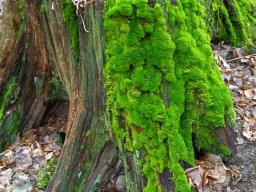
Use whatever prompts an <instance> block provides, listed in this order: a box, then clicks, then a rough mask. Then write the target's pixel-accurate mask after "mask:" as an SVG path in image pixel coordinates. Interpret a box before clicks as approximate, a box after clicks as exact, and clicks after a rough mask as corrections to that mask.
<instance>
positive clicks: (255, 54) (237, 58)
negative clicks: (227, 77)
mask: <svg viewBox="0 0 256 192" xmlns="http://www.w3.org/2000/svg"><path fill="white" fill-rule="evenodd" d="M253 56H256V53H254V54H251V55H245V56H242V57H236V58H234V59H230V60H227V62H231V61H236V60H239V59H244V58H246V57H249V58H250V57H253ZM249 58H246V59H249Z"/></svg>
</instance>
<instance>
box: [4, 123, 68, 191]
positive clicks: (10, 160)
mask: <svg viewBox="0 0 256 192" xmlns="http://www.w3.org/2000/svg"><path fill="white" fill-rule="evenodd" d="M65 126H66V120H64V119H58V118H55V119H53V118H49V119H48V122H47V123H46V124H45V126H44V127H39V128H32V129H25V130H24V131H23V132H22V134H21V135H20V136H18V137H17V139H16V141H15V142H14V143H13V144H12V145H11V146H10V147H8V148H7V149H6V150H5V151H3V152H2V153H0V192H9V191H10V192H28V191H33V192H42V191H43V190H42V189H39V188H37V184H38V174H39V172H40V170H41V169H42V167H43V166H44V165H45V164H46V163H47V161H49V160H51V159H52V158H54V157H58V156H59V155H60V152H61V148H62V143H63V141H60V140H61V138H60V136H59V134H58V133H60V132H64V130H65Z"/></svg>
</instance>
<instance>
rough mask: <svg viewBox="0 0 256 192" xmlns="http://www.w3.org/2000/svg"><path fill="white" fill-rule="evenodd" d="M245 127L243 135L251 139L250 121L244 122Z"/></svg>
mask: <svg viewBox="0 0 256 192" xmlns="http://www.w3.org/2000/svg"><path fill="white" fill-rule="evenodd" d="M243 128H244V129H243V131H242V134H243V136H244V137H246V138H247V139H250V138H251V134H252V133H251V131H250V125H249V123H247V122H244V124H243Z"/></svg>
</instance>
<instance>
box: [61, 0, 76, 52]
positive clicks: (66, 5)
mask: <svg viewBox="0 0 256 192" xmlns="http://www.w3.org/2000/svg"><path fill="white" fill-rule="evenodd" d="M61 5H62V10H63V17H64V22H65V23H66V26H67V29H68V32H69V35H70V43H71V45H70V47H71V49H72V50H73V51H74V53H75V56H76V57H77V54H78V52H79V40H78V23H77V17H76V11H75V7H74V5H73V3H72V1H70V0H62V1H61Z"/></svg>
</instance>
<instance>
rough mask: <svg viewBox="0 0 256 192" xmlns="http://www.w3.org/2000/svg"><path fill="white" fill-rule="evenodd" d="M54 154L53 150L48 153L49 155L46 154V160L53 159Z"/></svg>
mask: <svg viewBox="0 0 256 192" xmlns="http://www.w3.org/2000/svg"><path fill="white" fill-rule="evenodd" d="M52 156H53V152H50V153H48V154H47V155H45V160H46V161H48V160H49V159H51V158H52Z"/></svg>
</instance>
